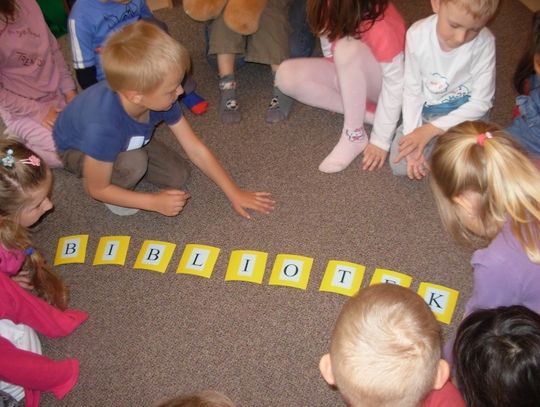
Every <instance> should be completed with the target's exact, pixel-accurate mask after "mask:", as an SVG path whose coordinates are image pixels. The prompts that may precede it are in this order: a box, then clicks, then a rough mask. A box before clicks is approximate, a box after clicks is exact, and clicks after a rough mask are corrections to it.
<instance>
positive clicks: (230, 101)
mask: <svg viewBox="0 0 540 407" xmlns="http://www.w3.org/2000/svg"><path fill="white" fill-rule="evenodd" d="M219 90H220V92H221V95H220V101H219V115H220V116H221V121H222V122H223V123H226V124H230V123H238V122H239V121H240V119H241V118H242V116H241V115H240V110H239V109H238V107H239V106H238V102H237V101H236V81H235V80H234V75H225V76H224V77H222V78H220V79H219Z"/></svg>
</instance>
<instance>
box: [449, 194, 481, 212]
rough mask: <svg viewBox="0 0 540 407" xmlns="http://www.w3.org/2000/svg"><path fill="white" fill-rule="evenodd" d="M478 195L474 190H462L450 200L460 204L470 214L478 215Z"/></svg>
mask: <svg viewBox="0 0 540 407" xmlns="http://www.w3.org/2000/svg"><path fill="white" fill-rule="evenodd" d="M479 201H480V197H479V196H478V194H477V193H476V192H463V193H461V194H459V195H456V196H454V197H453V198H452V202H454V203H455V204H456V205H459V206H461V207H462V208H463V209H464V210H465V212H467V213H468V214H469V215H470V216H472V217H476V216H478V203H479Z"/></svg>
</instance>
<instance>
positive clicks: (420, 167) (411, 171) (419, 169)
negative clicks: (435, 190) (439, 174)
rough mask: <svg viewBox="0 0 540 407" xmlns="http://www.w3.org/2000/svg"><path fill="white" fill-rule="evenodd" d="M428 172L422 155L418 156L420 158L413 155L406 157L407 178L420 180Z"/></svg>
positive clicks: (426, 163)
mask: <svg viewBox="0 0 540 407" xmlns="http://www.w3.org/2000/svg"><path fill="white" fill-rule="evenodd" d="M428 172H429V165H428V162H427V160H426V158H425V157H424V154H421V155H420V158H416V157H415V156H414V153H412V154H409V155H408V156H407V176H408V177H409V178H410V179H418V180H420V179H422V178H424V177H425V176H426V175H427V173H428Z"/></svg>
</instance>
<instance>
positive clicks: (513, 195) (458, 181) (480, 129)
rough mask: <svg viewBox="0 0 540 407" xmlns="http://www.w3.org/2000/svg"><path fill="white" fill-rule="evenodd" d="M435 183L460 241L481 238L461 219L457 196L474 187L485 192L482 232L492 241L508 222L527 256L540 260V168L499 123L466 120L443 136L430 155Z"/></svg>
mask: <svg viewBox="0 0 540 407" xmlns="http://www.w3.org/2000/svg"><path fill="white" fill-rule="evenodd" d="M487 133H489V136H490V138H486V136H485V135H486V134H487ZM480 134H482V135H483V137H484V139H483V141H482V142H481V143H480V142H479V141H478V140H479V139H478V137H479V135H480ZM431 186H432V190H433V194H434V196H435V200H436V202H437V206H438V208H439V213H440V215H441V219H442V222H443V224H444V225H445V227H446V228H447V230H448V231H449V232H450V233H451V234H452V235H453V236H454V238H455V239H456V240H458V241H465V242H467V243H469V244H472V245H474V243H475V242H477V236H475V235H474V234H473V233H472V232H471V231H469V230H468V229H467V227H466V226H465V225H463V224H462V223H461V222H460V220H459V216H458V213H457V206H456V205H457V204H456V203H454V201H453V199H454V198H456V197H458V196H460V195H462V194H464V193H467V192H475V193H477V194H478V195H479V196H480V197H481V200H480V202H479V208H478V213H479V215H478V216H479V220H480V221H481V222H482V226H483V228H484V230H485V236H481V237H484V238H487V240H488V241H489V240H490V239H491V238H493V237H494V236H495V235H496V234H497V233H498V232H499V231H500V230H501V228H502V226H503V224H504V223H505V222H507V221H508V222H510V224H511V228H512V233H513V234H514V236H515V237H516V239H517V240H518V241H519V242H520V244H521V246H522V247H523V249H524V251H525V252H526V253H527V256H528V257H529V259H530V260H531V261H532V262H534V263H540V189H539V186H540V173H539V172H538V170H537V168H536V167H535V166H534V164H533V163H532V162H531V161H530V159H529V158H528V157H527V155H526V154H525V153H524V152H523V150H522V149H521V147H520V146H519V144H518V143H517V142H516V141H514V140H513V139H512V138H511V137H510V136H508V135H507V134H506V133H505V132H504V131H503V130H501V128H500V127H499V126H497V125H496V124H493V123H487V122H482V121H467V122H463V123H461V124H459V125H457V126H454V127H452V128H450V129H449V130H448V131H447V132H446V133H444V134H442V135H441V136H439V137H438V138H437V142H436V143H435V147H434V148H433V153H432V155H431Z"/></svg>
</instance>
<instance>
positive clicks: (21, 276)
mask: <svg viewBox="0 0 540 407" xmlns="http://www.w3.org/2000/svg"><path fill="white" fill-rule="evenodd" d="M11 279H12V280H13V281H15V282H16V283H17V284H19V285H20V286H21V287H22V288H24V289H25V290H31V289H33V288H34V286H33V285H32V277H31V276H30V272H29V271H28V270H21V271H19V273H17V274H15V275H14V276H11Z"/></svg>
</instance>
